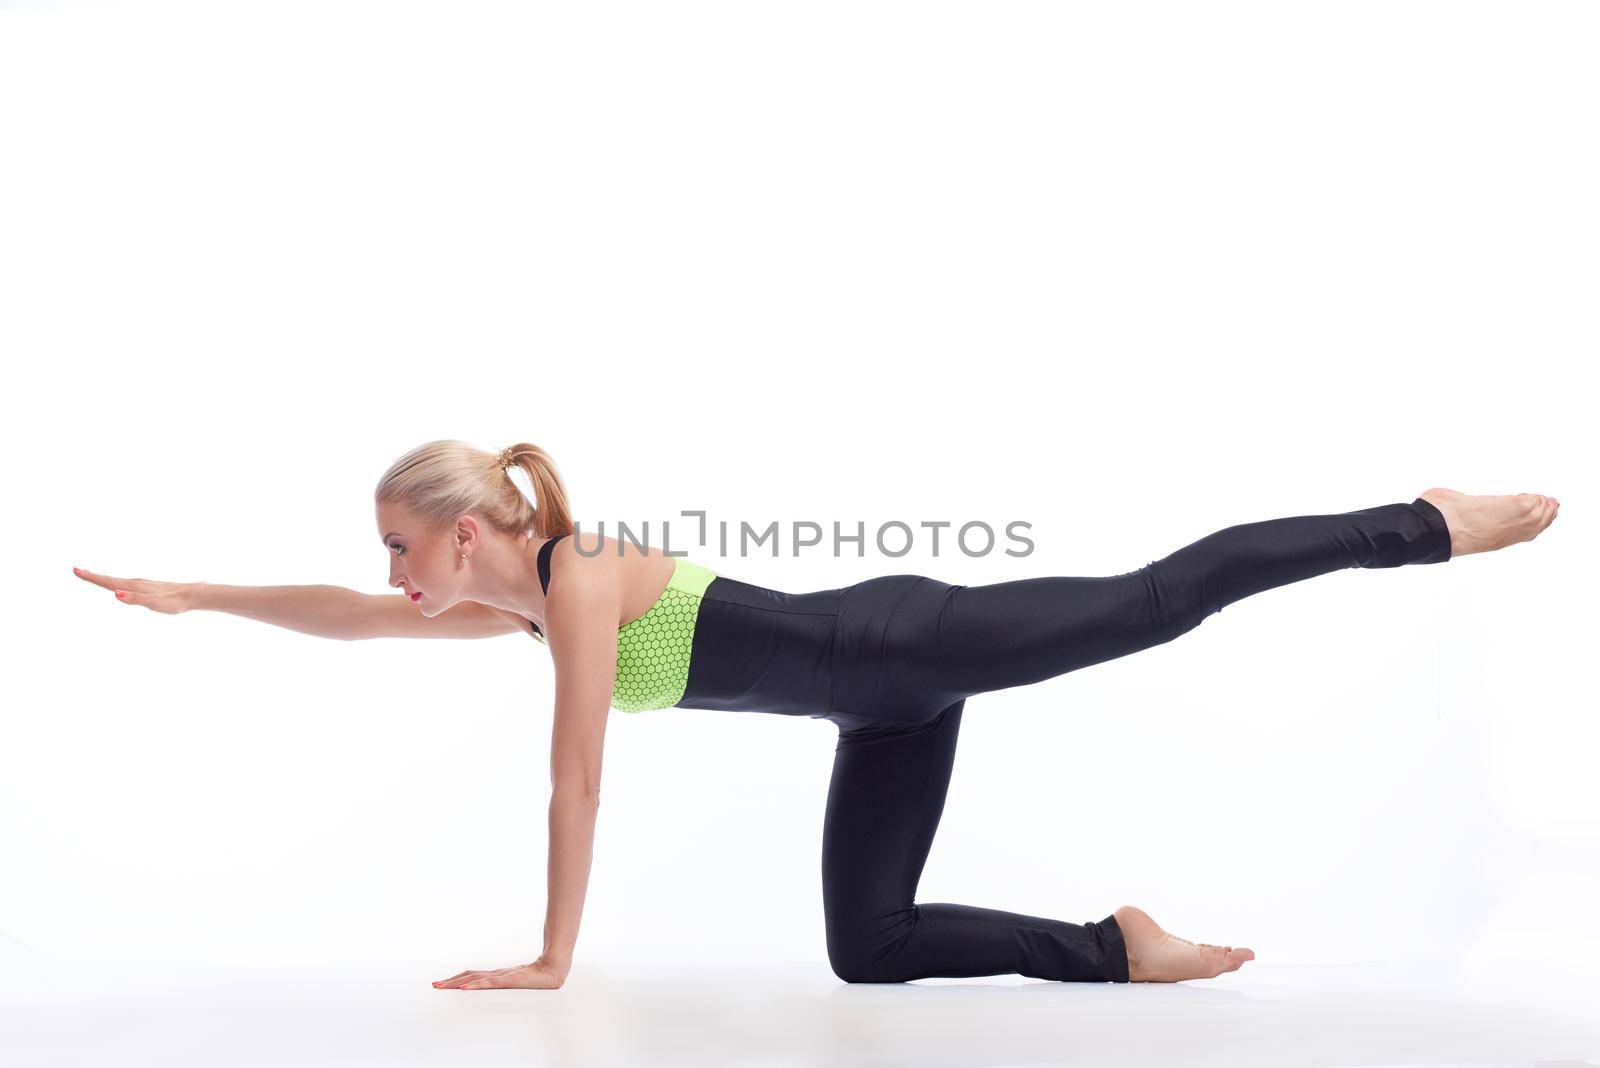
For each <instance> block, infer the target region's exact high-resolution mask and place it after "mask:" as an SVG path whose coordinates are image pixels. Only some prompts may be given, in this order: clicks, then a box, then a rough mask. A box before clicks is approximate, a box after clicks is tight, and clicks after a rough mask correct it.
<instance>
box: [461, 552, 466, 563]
mask: <svg viewBox="0 0 1600 1068" xmlns="http://www.w3.org/2000/svg"><path fill="white" fill-rule="evenodd" d="M461 562H462V563H463V564H464V563H466V562H467V554H466V553H462V554H461Z"/></svg>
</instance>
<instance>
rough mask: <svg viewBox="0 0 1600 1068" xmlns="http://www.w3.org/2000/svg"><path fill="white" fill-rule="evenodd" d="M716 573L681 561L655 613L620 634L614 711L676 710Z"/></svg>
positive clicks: (614, 686) (612, 694)
mask: <svg viewBox="0 0 1600 1068" xmlns="http://www.w3.org/2000/svg"><path fill="white" fill-rule="evenodd" d="M716 577H717V576H716V574H715V572H713V571H712V570H711V569H710V568H707V567H703V566H701V565H700V564H697V563H695V562H694V561H692V560H690V559H688V558H687V557H683V556H680V557H677V559H676V561H675V562H674V564H673V568H672V578H671V580H669V581H668V582H667V588H666V589H664V590H662V591H661V596H660V597H658V598H657V599H656V603H655V604H653V605H651V606H650V611H648V612H646V613H645V614H644V615H642V616H640V617H639V618H638V619H636V620H634V621H633V622H632V623H629V624H628V625H627V626H626V627H623V628H622V629H621V630H619V631H617V675H616V680H615V682H614V683H613V685H612V688H611V707H612V708H615V709H616V710H617V711H619V712H647V711H649V710H650V709H653V708H670V707H671V706H673V705H675V704H677V703H678V702H679V701H680V700H682V699H683V691H684V690H685V689H686V688H687V687H688V685H689V656H690V654H691V653H692V652H693V651H694V621H695V619H696V617H698V616H699V614H700V596H701V594H703V593H705V591H706V587H707V586H709V585H711V580H712V579H714V578H716Z"/></svg>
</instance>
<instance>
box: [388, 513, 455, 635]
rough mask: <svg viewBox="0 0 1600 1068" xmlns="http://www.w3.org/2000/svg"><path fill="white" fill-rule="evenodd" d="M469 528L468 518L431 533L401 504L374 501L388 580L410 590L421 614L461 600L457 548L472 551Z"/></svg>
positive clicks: (441, 610)
mask: <svg viewBox="0 0 1600 1068" xmlns="http://www.w3.org/2000/svg"><path fill="white" fill-rule="evenodd" d="M475 533H476V527H475V523H474V521H473V520H472V519H471V517H465V518H464V519H463V521H462V523H460V524H457V525H456V526H454V527H452V528H450V529H447V530H445V531H442V532H434V531H431V530H428V529H426V528H425V527H424V526H423V524H422V523H420V522H418V520H417V519H416V517H415V516H413V515H412V514H411V512H410V511H409V510H408V509H407V508H406V507H405V506H403V505H399V504H388V503H384V504H380V505H378V534H379V536H380V537H381V538H382V539H383V546H384V551H385V552H387V553H388V554H389V585H391V586H393V587H395V588H396V589H400V590H403V591H404V592H405V593H406V594H408V595H410V596H411V599H412V601H413V602H414V603H415V604H416V606H417V608H418V610H419V611H421V612H422V614H423V615H425V616H436V615H438V614H439V613H440V612H443V611H445V610H446V609H448V608H449V607H450V606H451V605H454V604H456V603H457V602H458V601H460V600H462V599H463V597H462V590H463V588H464V586H465V583H466V579H467V575H468V572H467V569H466V568H463V567H458V566H457V565H458V564H459V563H460V562H461V555H460V554H461V553H463V552H466V553H468V554H471V553H472V552H473V551H474V549H473V547H472V542H473V540H474V538H475ZM418 594H420V595H421V596H420V597H419V596H417V595H418Z"/></svg>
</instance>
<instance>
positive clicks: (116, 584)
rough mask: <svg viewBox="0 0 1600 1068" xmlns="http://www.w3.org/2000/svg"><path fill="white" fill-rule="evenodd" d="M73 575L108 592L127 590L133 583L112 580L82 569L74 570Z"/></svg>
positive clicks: (126, 580) (106, 576)
mask: <svg viewBox="0 0 1600 1068" xmlns="http://www.w3.org/2000/svg"><path fill="white" fill-rule="evenodd" d="M72 573H73V574H74V575H77V576H78V577H79V578H81V579H83V580H84V581H85V582H92V583H94V584H95V585H96V586H103V587H104V588H106V589H108V590H125V589H127V588H128V587H129V586H130V585H131V584H132V583H131V582H130V581H129V580H128V579H119V578H112V577H110V576H109V575H97V574H95V573H94V572H93V571H85V570H84V569H83V568H81V567H75V568H73V569H72Z"/></svg>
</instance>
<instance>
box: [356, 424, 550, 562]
mask: <svg viewBox="0 0 1600 1068" xmlns="http://www.w3.org/2000/svg"><path fill="white" fill-rule="evenodd" d="M502 458H504V460H505V462H507V463H512V464H515V465H517V466H518V467H520V468H522V470H523V471H524V472H526V473H527V475H528V481H529V482H530V483H531V484H532V486H533V494H534V500H535V501H537V502H538V504H537V506H535V504H534V503H533V501H529V500H528V498H527V497H526V496H525V495H524V494H523V492H522V490H520V489H519V488H517V484H516V483H515V482H513V481H511V473H510V470H509V468H507V467H506V466H503V464H502ZM373 498H374V500H375V501H377V502H378V503H380V504H383V503H394V504H402V505H404V506H405V507H406V508H408V509H410V511H411V512H412V513H413V514H415V515H416V516H417V517H418V518H419V519H421V520H422V521H423V522H424V523H426V524H428V525H429V526H430V527H432V528H433V529H434V530H439V529H442V528H444V527H446V526H448V525H449V524H451V523H453V522H455V520H456V517H457V516H459V515H461V514H462V513H463V512H471V513H472V514H473V515H475V516H477V517H478V518H479V519H481V520H483V522H485V523H487V524H489V526H491V527H493V528H494V529H496V530H498V531H500V532H501V533H502V534H521V535H524V536H526V535H527V534H529V533H530V532H531V533H533V534H535V535H537V536H539V537H541V538H552V537H555V536H556V535H558V534H571V533H572V532H573V528H572V511H571V509H570V508H569V507H568V505H567V487H566V486H565V485H563V484H562V481H561V473H560V472H559V471H557V470H556V464H555V461H554V460H552V459H551V458H550V454H549V453H547V452H545V451H544V450H543V449H541V448H539V446H537V445H529V444H527V443H526V442H522V443H519V444H517V445H512V446H509V447H507V448H505V449H501V450H500V452H499V453H498V454H496V453H492V452H485V451H484V450H483V449H479V448H475V447H474V446H472V445H468V444H467V443H466V442H464V441H430V442H428V443H427V444H425V445H418V446H417V447H416V448H414V449H412V450H411V451H410V452H408V453H406V454H405V455H404V456H402V457H400V459H398V460H396V461H395V462H394V463H393V464H391V465H390V467H389V470H387V471H385V472H384V473H383V477H382V478H380V479H378V488H377V490H376V491H375V492H374V493H373Z"/></svg>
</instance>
